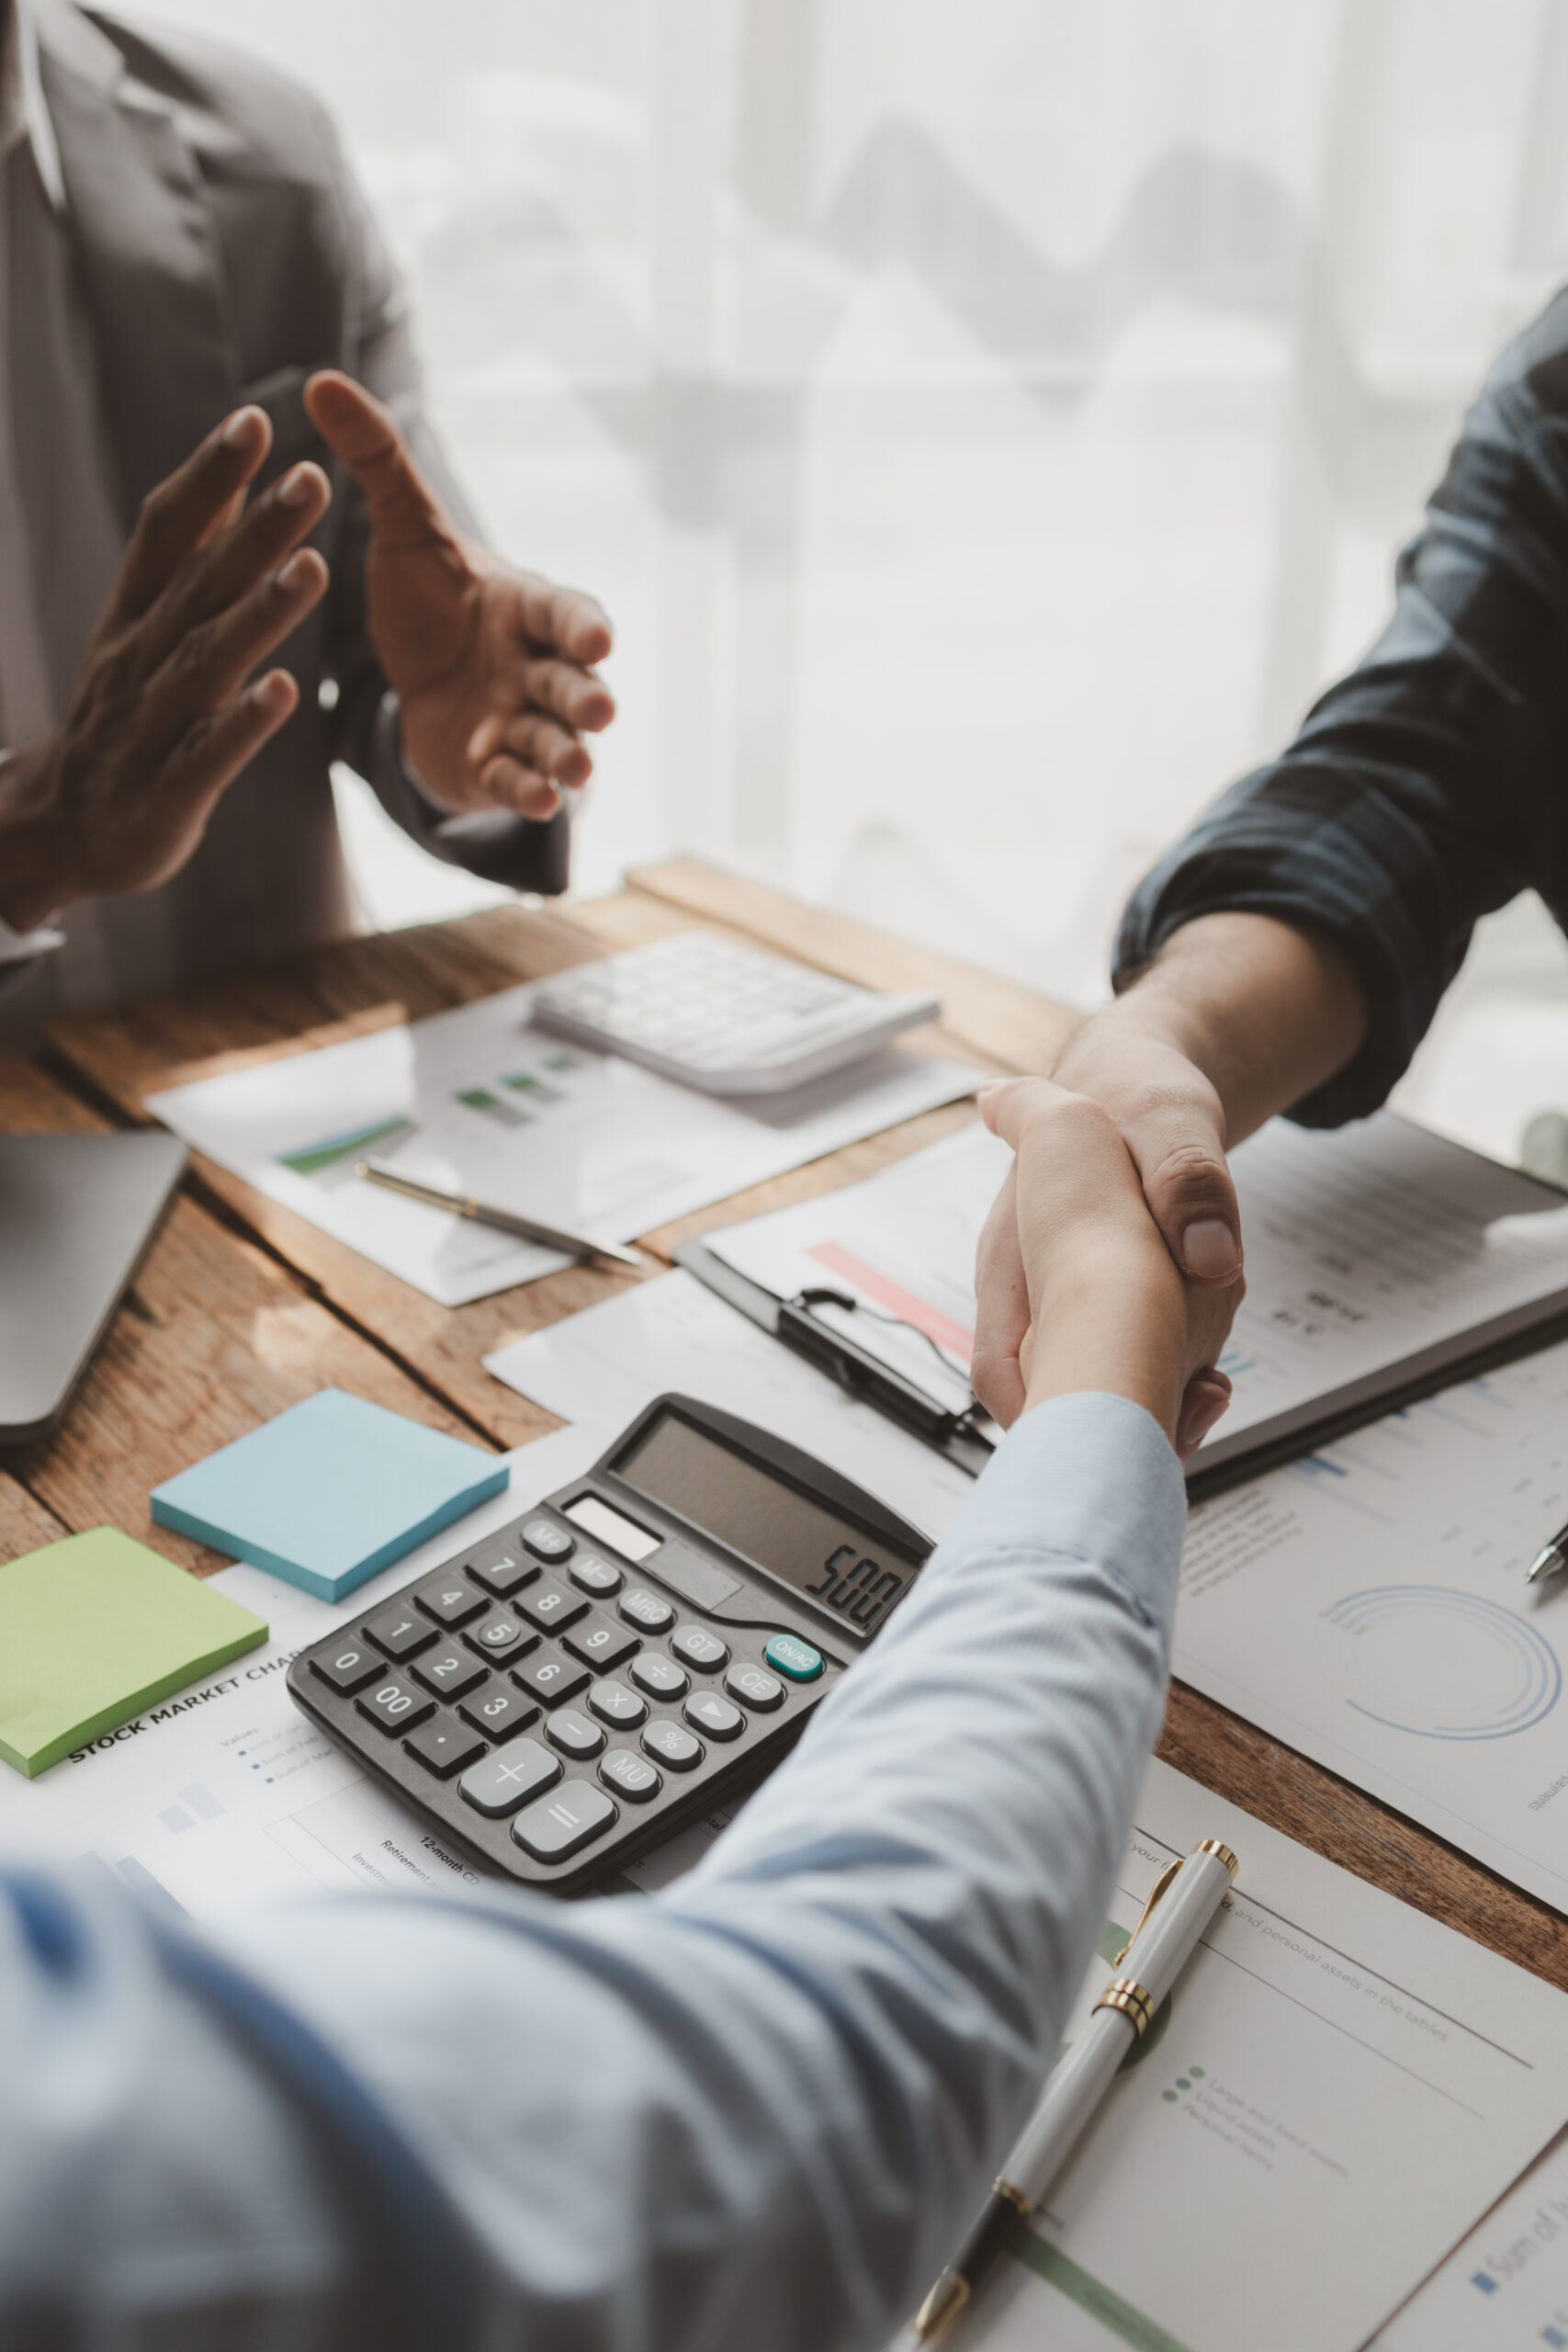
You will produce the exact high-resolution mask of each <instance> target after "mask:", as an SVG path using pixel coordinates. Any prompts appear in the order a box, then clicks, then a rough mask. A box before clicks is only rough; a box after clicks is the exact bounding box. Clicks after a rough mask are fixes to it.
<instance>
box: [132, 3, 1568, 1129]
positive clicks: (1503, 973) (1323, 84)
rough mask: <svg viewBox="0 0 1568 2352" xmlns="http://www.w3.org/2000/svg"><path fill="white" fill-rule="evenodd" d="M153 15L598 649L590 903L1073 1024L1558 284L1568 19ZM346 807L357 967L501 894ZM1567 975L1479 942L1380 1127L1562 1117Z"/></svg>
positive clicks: (793, 9) (809, 7) (617, 8)
mask: <svg viewBox="0 0 1568 2352" xmlns="http://www.w3.org/2000/svg"><path fill="white" fill-rule="evenodd" d="M160 13H162V14H164V16H170V15H177V16H179V17H183V18H185V19H186V20H188V21H190V22H193V23H197V24H199V25H201V26H203V27H205V28H209V29H210V30H211V31H213V32H217V33H222V34H224V35H226V36H229V37H231V38H233V39H235V40H243V41H244V42H247V43H249V44H250V45H252V46H254V48H256V49H258V50H261V51H265V53H267V54H269V55H271V56H272V57H274V58H275V59H276V60H277V61H278V62H283V63H285V64H287V65H288V66H289V67H291V68H292V69H293V70H294V71H295V72H296V73H298V74H301V75H303V76H304V77H306V78H307V79H309V80H310V81H311V82H313V83H314V84H315V85H317V86H318V87H319V88H320V89H321V91H322V93H323V94H324V95H325V96H327V98H328V99H329V100H330V102H331V103H332V104H333V107H335V109H336V110H337V113H338V115H339V117H340V119H341V120H342V122H343V124H344V129H345V131H346V134H347V137H348V139H349V141H350V144H351V147H352V149H353V152H354V153H355V157H356V159H357V162H358V164H359V166H360V169H361V170H362V172H363V174H364V175H365V178H366V180H367V184H368V186H369V187H370V189H371V192H372V195H373V197H374V198H375V200H376V202H377V204H378V208H379V209H380V211H381V213H382V216H383V218H384V219H385V220H386V221H387V223H388V225H389V229H390V231H391V232H392V234H393V237H394V239H395V242H396V243H397V245H398V247H399V249H400V252H401V254H403V256H404V258H405V260H406V262H407V264H408V266H409V269H410V273H411V277H412V282H413V286H414V290H415V296H416V300H417V303H418V307H419V311H420V314H421V317H422V320H423V338H424V344H425V348H426V352H427V355H428V359H429V366H430V376H431V387H432V402H433V407H434V413H435V415H436V418H437V422H438V424H439V425H440V426H441V428H442V429H443V431H444V432H445V434H446V437H447V439H448V441H449V444H450V446H451V447H452V449H453V451H454V452H455V454H456V457H457V462H458V464H459V467H460V469H461V470H462V472H463V474H464V475H465V477H466V479H467V481H468V483H469V485H470V486H471V488H472V491H473V492H474V495H475V498H476V501H477V503H479V506H480V508H481V511H482V512H483V513H484V514H485V515H486V516H487V519H488V521H489V523H490V526H491V529H492V531H493V533H494V534H495V536H496V537H497V539H498V541H499V543H500V544H501V545H502V546H503V547H504V548H507V549H508V550H509V551H510V552H511V553H513V555H515V556H517V557H518V558H520V559H523V560H526V561H528V562H530V563H533V564H536V565H537V566H539V567H540V568H542V569H545V570H547V571H554V572H556V573H558V574H559V575H560V576H563V577H565V578H568V579H572V580H576V581H579V582H581V583H582V584H584V585H587V586H590V587H592V589H593V590H594V591H595V592H596V593H597V594H599V595H600V596H601V598H602V599H603V601H604V604H605V605H607V606H608V608H609V609H610V611H611V613H612V616H613V617H614V618H615V622H616V625H617V628H618V630H619V649H618V650H617V652H616V654H615V657H614V661H613V663H612V665H611V674H612V676H613V680H614V683H615V687H616V690H617V692H618V694H619V695H620V697H621V701H622V706H623V714H624V715H623V717H622V718H621V719H620V721H619V723H618V725H617V727H616V729H615V732H614V735H613V737H612V738H611V739H609V741H607V743H606V746H605V751H604V761H603V769H602V776H601V781H600V784H599V786H598V788H597V790H596V792H595V795H594V798H593V802H592V807H591V808H590V809H589V810H588V811H587V813H586V814H585V816H584V818H583V820H582V822H581V834H580V842H579V858H578V878H579V884H580V887H581V888H586V889H593V888H607V887H610V886H611V885H612V884H613V881H614V879H615V876H616V874H617V873H618V872H619V871H620V869H621V868H622V866H623V865H626V864H628V863H631V862H634V861H636V860H637V859H639V858H644V857H648V856H651V855H655V854H660V852H662V851H664V850H666V849H670V848H673V847H689V848H692V849H696V850H701V851H705V852H706V853H707V854H711V855H714V856H716V857H719V858H722V859H726V860H728V861H730V862H732V863H735V864H739V865H743V866H745V867H748V868H750V870H753V871H756V872H759V873H761V874H763V875H766V876H770V877H772V878H774V879H776V880H778V881H780V882H781V883H784V884H787V885H790V886H793V887H795V888H800V889H803V890H805V891H807V892H808V893H811V894H813V895H815V896H818V897H820V898H824V899H829V900H832V901H834V902H836V903H839V904H840V905H843V906H845V907H848V908H851V909H852V910H854V911H857V912H860V913H863V914H865V915H868V916H870V917H872V918H873V919H877V920H882V921H885V922H889V923H891V924H892V925H894V926H895V927H897V928H899V929H903V930H906V931H909V932H914V933H922V934H925V935H929V936H931V937H934V938H936V939H938V940H940V941H941V942H942V944H945V945H948V946H950V947H953V948H954V949H956V950H957V951H958V952H961V953H967V954H970V955H972V956H976V957H977V958H978V959H980V960H982V961H985V962H987V963H990V964H993V965H998V966H1001V967H1005V968H1008V969H1010V970H1012V971H1014V972H1016V973H1018V974H1019V975H1020V976H1021V977H1023V978H1029V979H1032V980H1034V981H1036V982H1038V983H1039V984H1040V985H1043V986H1046V987H1050V988H1053V989H1058V990H1062V991H1065V992H1066V993H1068V994H1070V995H1073V996H1075V997H1077V998H1079V999H1083V1000H1087V999H1089V998H1090V997H1092V996H1093V995H1095V994H1096V993H1098V992H1099V991H1100V989H1102V988H1103V971H1104V961H1105V950H1106V943H1107V939H1108V936H1109V933H1110V929H1111V923H1112V922H1113V919H1114V914H1115V911H1116V909H1117V907H1118V905H1119V903H1120V900H1121V898H1122V894H1123V891H1124V888H1125V887H1126V885H1127V884H1128V882H1129V881H1130V880H1131V879H1132V878H1133V877H1134V876H1135V874H1136V873H1137V872H1138V870H1139V869H1140V868H1141V866H1142V865H1143V864H1144V863H1145V861H1146V859H1147V857H1148V856H1149V854H1151V852H1152V851H1153V849H1154V848H1155V847H1156V845H1157V844H1158V843H1159V842H1161V841H1162V840H1164V839H1166V838H1168V836H1169V835H1170V834H1171V833H1172V832H1174V831H1176V830H1178V829H1179V827H1180V826H1181V825H1182V824H1183V822H1184V821H1185V820H1187V818H1188V817H1189V816H1190V814H1191V813H1192V812H1193V811H1194V810H1195V809H1197V808H1199V807H1200V806H1201V804H1202V803H1203V802H1204V801H1205V800H1206V799H1207V798H1208V797H1210V796H1211V795H1212V793H1213V791H1214V790H1216V789H1217V788H1218V787H1219V786H1220V785H1222V784H1223V783H1224V782H1225V781H1227V780H1228V779H1229V778H1230V777H1231V776H1233V775H1235V774H1236V773H1238V772H1240V771H1241V770H1242V769H1243V768H1245V767H1246V766H1247V765H1249V764H1251V763H1254V762H1255V761H1256V760H1258V758H1260V757H1262V756H1264V755H1266V754H1267V753H1268V752H1269V751H1270V750H1271V749H1272V748H1274V747H1275V746H1276V745H1277V744H1278V742H1279V741H1280V738H1281V736H1282V735H1283V734H1284V733H1285V732H1287V731H1288V730H1289V729H1290V727H1291V726H1292V723H1293V721H1294V719H1295V718H1296V717H1297V716H1298V715H1299V713H1300V711H1301V710H1302V708H1303V707H1304V705H1305V703H1306V702H1307V701H1308V700H1309V699H1310V698H1311V696H1312V695H1313V694H1314V691H1315V690H1316V688H1317V687H1318V686H1319V685H1320V684H1322V683H1323V682H1324V681H1325V679H1326V678H1327V677H1328V675H1329V674H1331V673H1332V672H1333V670H1334V669H1335V668H1336V667H1337V665H1339V664H1341V663H1343V662H1346V661H1347V660H1348V659H1350V658H1352V657H1353V656H1354V654H1355V653H1356V652H1357V651H1358V650H1359V648H1360V647H1361V646H1362V645H1363V644H1364V643H1365V642H1366V641H1367V640H1368V639H1369V638H1370V637H1371V635H1372V633H1373V632H1374V630H1375V628H1376V627H1377V626H1378V622H1379V618H1380V616H1381V614H1382V610H1383V608H1384V605H1385V602H1386V595H1387V580H1388V574H1389V567H1390V562H1391V558H1392V554H1393V549H1394V548H1395V547H1396V545H1397V544H1398V542H1399V540H1400V539H1401V537H1403V536H1404V534H1405V533H1406V532H1407V531H1408V530H1409V529H1410V528H1411V526H1412V525H1413V524H1414V521H1415V519H1416V515H1417V513H1418V510H1419V504H1420V501H1421V498H1422V495H1423V492H1424V491H1425V490H1426V489H1427V487H1428V486H1429V485H1430V483H1431V481H1433V480H1434V478H1435V476H1436V474H1437V472H1438V469H1439V468H1440V465H1441V461H1442V456H1443V452H1444V449H1445V447H1446V445H1447V442H1448V440H1449V438H1450V435H1451V433H1452V430H1453V427H1454V424H1455V421H1456V419H1457V417H1458V415H1459V413H1460V412H1461V407H1462V405H1463V402H1464V401H1465V400H1466V398H1467V397H1468V395H1469V393H1470V391H1471V390H1472V388H1473V386H1474V384H1475V382H1476V380H1477V379H1478V377H1479V375H1480V372H1481V371H1482V369H1483V367H1484V365H1485V363H1486V360H1487V358H1488V357H1489V356H1490V355H1491V354H1492V352H1493V351H1494V350H1495V348H1496V346H1497V345H1499V343H1500V342H1501V341H1502V340H1503V338H1504V337H1505V336H1506V334H1507V333H1508V332H1509V331H1510V330H1511V328H1512V327H1513V326H1514V325H1515V324H1517V322H1520V321H1521V320H1522V319H1523V318H1525V317H1526V316H1528V315H1529V312H1530V311H1532V310H1533V309H1534V308H1535V307H1536V306H1537V305H1538V304H1539V302H1540V300H1542V299H1543V298H1544V296H1545V295H1546V293H1547V292H1548V291H1550V290H1551V288H1552V287H1553V286H1554V284H1555V283H1556V282H1557V279H1558V277H1559V275H1560V274H1561V273H1562V268H1563V264H1564V260H1565V258H1568V5H1565V0H441V5H434V0H309V5H307V0H161V8H160ZM345 806H346V809H347V814H348V816H349V820H350V822H351V825H352V829H353V837H354V841H355V853H356V856H357V860H358V864H359V867H360V871H361V875H362V879H363V888H364V890H365V895H366V898H367V905H368V907H369V910H370V912H371V914H372V915H373V917H374V918H375V919H377V920H379V921H382V922H396V921H407V920H412V919H414V918H415V917H416V916H418V915H419V914H422V913H426V912H440V911H446V910H448V909H450V908H453V907H456V906H457V905H459V904H467V903H472V902H473V900H474V899H475V898H476V897H478V896H482V895H483V893H482V892H479V891H478V890H477V888H476V887H475V886H471V885H469V884H468V883H467V882H466V881H465V880H463V879H462V878H461V877H456V878H454V877H452V876H446V875H445V874H442V873H440V872H437V871H436V870H434V868H433V867H432V866H431V865H429V863H428V862H427V861H424V860H423V859H421V858H419V856H418V854H417V853H415V852H413V851H412V850H411V849H408V848H407V847H406V845H405V844H403V843H402V842H400V839H397V838H396V837H393V838H390V839H389V838H388V837H387V832H386V829H385V828H384V827H382V825H381V824H380V822H379V820H378V812H376V811H375V810H374V809H373V808H371V809H367V808H366V807H365V805H364V801H363V797H356V796H355V795H354V794H353V793H352V792H350V793H348V794H347V796H346V798H345ZM1564 969H1565V966H1564V957H1563V953H1562V948H1561V945H1560V944H1559V943H1558V942H1557V940H1556V937H1555V934H1554V933H1550V930H1549V927H1547V926H1546V925H1545V921H1544V918H1543V917H1542V916H1541V915H1540V910H1539V909H1534V908H1533V907H1532V906H1531V905H1530V904H1528V903H1527V904H1526V905H1524V906H1523V907H1521V908H1520V909H1518V910H1515V912H1513V913H1512V914H1510V915H1509V916H1507V917H1505V918H1502V919H1501V921H1500V925H1499V926H1498V927H1497V928H1496V931H1495V936H1494V937H1491V938H1489V939H1488V941H1487V942H1486V943H1485V945H1484V949H1483V953H1482V954H1481V955H1480V956H1479V957H1478V959H1476V960H1475V961H1474V962H1473V963H1472V969H1471V971H1470V972H1469V973H1467V976H1466V979H1465V981H1464V982H1463V983H1461V995H1460V996H1459V998H1458V999H1457V1000H1456V1001H1455V1002H1454V1004H1453V1006H1452V1007H1451V1009H1450V1014H1449V1015H1448V1016H1447V1019H1446V1023H1445V1035H1444V1038H1443V1039H1442V1041H1441V1042H1440V1046H1439V1048H1438V1051H1437V1052H1435V1053H1434V1054H1431V1055H1428V1057H1427V1059H1426V1061H1425V1062H1424V1064H1423V1067H1422V1069H1421V1071H1420V1073H1419V1074H1418V1077H1417V1080H1416V1083H1415V1088H1414V1091H1413V1093H1412V1096H1411V1098H1410V1099H1412V1100H1413V1101H1415V1102H1416V1103H1418V1104H1419V1106H1420V1107H1423V1108H1424V1109H1426V1110H1427V1112H1428V1113H1429V1114H1432V1115H1434V1116H1436V1117H1438V1119H1439V1120H1443V1121H1446V1122H1447V1123H1448V1124H1450V1125H1457V1126H1458V1127H1460V1128H1461V1130H1463V1131H1466V1132H1470V1133H1472V1134H1474V1135H1476V1136H1478V1137H1480V1138H1481V1139H1483V1140H1485V1141H1487V1142H1489V1143H1490V1144H1491V1145H1492V1146H1493V1147H1494V1148H1501V1149H1506V1148H1509V1147H1510V1145H1511V1143H1512V1141H1513V1139H1514V1136H1515V1134H1516V1132H1517V1125H1518V1122H1519V1119H1520V1117H1521V1116H1522V1115H1523V1114H1525V1113H1526V1112H1527V1111H1529V1109H1532V1108H1535V1107H1538V1106H1539V1104H1540V1103H1542V1102H1549V1101H1553V1100H1558V1099H1561V1100H1562V1101H1564V1102H1568V993H1565V989H1564V981H1563V975H1564ZM1559 1070H1561V1073H1562V1077H1561V1082H1560V1083H1559V1081H1558V1078H1557V1075H1556V1074H1557V1072H1558V1071H1559ZM1554 1087H1555V1088H1556V1093H1555V1094H1554V1093H1553V1091H1552V1089H1553V1088H1554Z"/></svg>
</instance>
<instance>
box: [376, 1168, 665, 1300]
mask: <svg viewBox="0 0 1568 2352" xmlns="http://www.w3.org/2000/svg"><path fill="white" fill-rule="evenodd" d="M354 1172H355V1175H356V1176H363V1177H364V1179H365V1181H366V1182H367V1184H381V1185H384V1186H385V1188H386V1190H387V1191H388V1192H389V1193H402V1195H403V1197H404V1198H405V1199H406V1200H410V1201H423V1204H424V1205H425V1207H426V1208H431V1209H446V1210H447V1211H448V1212H449V1213H450V1215H452V1216H466V1217H471V1218H472V1219H473V1221H474V1223H475V1224H476V1225H492V1226H494V1227H495V1228H496V1230H497V1232H499V1233H514V1234H516V1236H517V1237H518V1238H519V1240H522V1241H537V1242H539V1243H540V1244H541V1245H542V1246H543V1247H544V1248H545V1249H547V1250H565V1251H566V1252H567V1254H568V1256H569V1257H572V1258H609V1259H612V1260H613V1261H615V1264H616V1265H617V1266H633V1267H635V1268H636V1269H637V1272H638V1273H640V1272H642V1270H643V1268H644V1267H645V1266H647V1265H648V1264H649V1262H650V1261H649V1259H648V1258H647V1257H646V1256H645V1255H644V1253H643V1251H642V1250H624V1249H623V1248H622V1247H621V1244H620V1243H619V1242H618V1241H595V1240H594V1239H593V1238H592V1234H587V1233H568V1232H567V1231H566V1229H565V1227H562V1226H558V1225H545V1224H542V1223H541V1222H540V1220H539V1218H537V1217H536V1216H519V1215H518V1214H517V1212H516V1210H515V1209H496V1208H491V1207H489V1206H488V1205H487V1204H486V1203H485V1202H483V1201H476V1200H472V1199H470V1198H468V1195H467V1194H465V1193H444V1192H443V1191H442V1190H441V1188H440V1186H439V1185H437V1184H423V1183H421V1182H420V1181H419V1179H418V1177H416V1176H405V1175H404V1174H403V1173H402V1171H401V1170H400V1169H397V1168H389V1167H388V1166H387V1164H386V1162H385V1160H381V1159H358V1160H355V1164H354Z"/></svg>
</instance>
